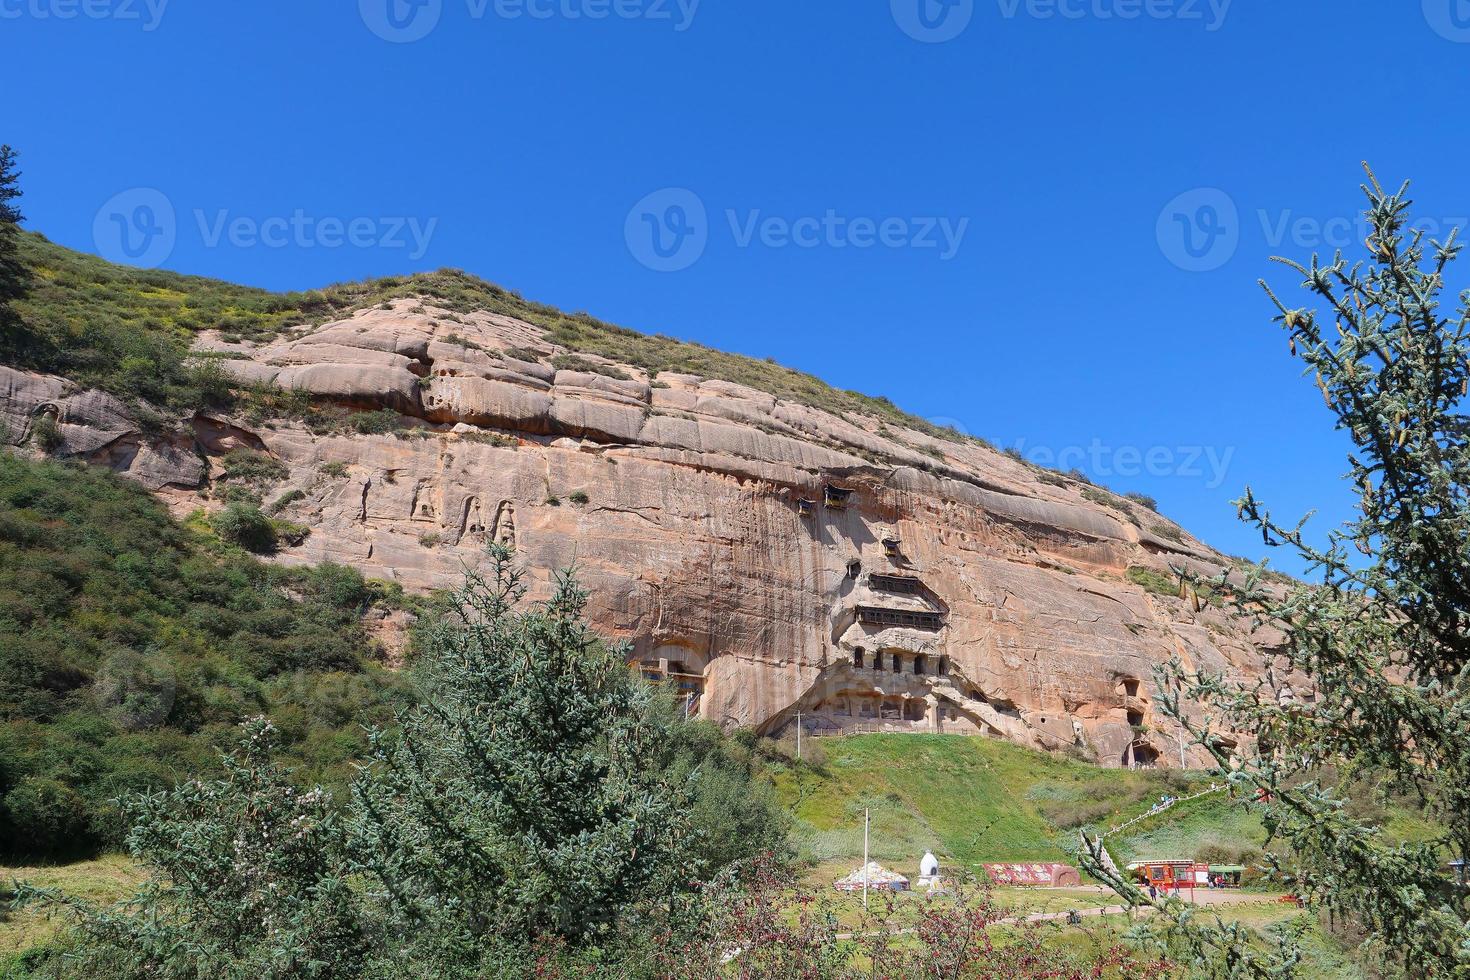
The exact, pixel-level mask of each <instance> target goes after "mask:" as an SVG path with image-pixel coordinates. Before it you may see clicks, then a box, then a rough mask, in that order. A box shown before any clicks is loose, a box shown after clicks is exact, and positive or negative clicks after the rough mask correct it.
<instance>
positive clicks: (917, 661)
mask: <svg viewBox="0 0 1470 980" xmlns="http://www.w3.org/2000/svg"><path fill="white" fill-rule="evenodd" d="M914 673H915V674H922V673H924V655H923V654H922V653H921V654H919V655H918V656H917V657H915V658H914Z"/></svg>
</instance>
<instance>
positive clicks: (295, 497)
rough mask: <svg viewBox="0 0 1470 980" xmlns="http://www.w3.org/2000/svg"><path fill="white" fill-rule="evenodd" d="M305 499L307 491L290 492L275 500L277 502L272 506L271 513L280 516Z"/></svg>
mask: <svg viewBox="0 0 1470 980" xmlns="http://www.w3.org/2000/svg"><path fill="white" fill-rule="evenodd" d="M305 499H306V491H305V490H288V491H286V492H285V493H283V494H281V495H280V496H279V497H277V498H276V499H275V502H274V503H272V504H271V507H270V511H271V513H272V514H279V513H280V512H281V511H283V510H285V509H286V508H287V507H290V506H291V505H292V504H294V503H296V502H297V501H299V500H305Z"/></svg>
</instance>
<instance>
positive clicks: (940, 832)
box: [776, 735, 1264, 873]
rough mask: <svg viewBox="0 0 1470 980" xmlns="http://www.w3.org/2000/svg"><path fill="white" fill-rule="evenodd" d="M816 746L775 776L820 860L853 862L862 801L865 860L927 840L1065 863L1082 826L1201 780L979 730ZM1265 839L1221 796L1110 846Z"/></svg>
mask: <svg viewBox="0 0 1470 980" xmlns="http://www.w3.org/2000/svg"><path fill="white" fill-rule="evenodd" d="M808 744H813V743H808ZM814 744H815V748H814V749H813V761H812V762H810V763H808V764H802V765H800V766H796V765H786V766H784V767H778V768H777V772H776V783H777V788H778V790H779V792H780V794H781V798H782V800H783V801H784V802H785V803H786V804H787V805H788V806H789V807H791V809H792V811H793V813H794V814H795V815H796V818H797V823H796V828H795V831H794V834H793V837H794V842H795V844H796V846H797V849H798V853H799V854H800V855H801V856H802V857H803V858H805V859H807V860H809V861H812V862H817V863H824V862H833V863H836V864H848V863H852V862H855V861H858V860H860V859H861V856H862V841H863V810H864V808H867V809H868V810H869V811H870V813H871V816H872V832H871V854H872V856H873V859H874V860H878V861H882V862H902V863H903V867H904V868H907V867H908V866H909V865H915V866H916V865H917V863H918V858H919V856H920V855H922V854H923V853H924V851H925V850H929V849H932V850H933V851H934V853H935V854H936V855H938V856H939V858H940V860H941V862H947V863H948V864H949V865H950V866H952V867H953V866H955V865H958V866H961V867H964V868H966V869H969V870H974V869H975V866H976V865H978V864H981V863H984V862H990V861H1072V860H1073V859H1074V857H1073V850H1074V848H1075V846H1076V841H1077V834H1076V831H1077V830H1078V829H1079V828H1081V827H1090V828H1094V829H1106V828H1108V827H1111V826H1114V825H1116V824H1118V823H1121V822H1122V821H1124V820H1127V819H1129V818H1131V817H1134V816H1137V815H1139V814H1141V813H1144V812H1146V811H1147V810H1148V809H1149V807H1150V806H1152V805H1153V804H1154V803H1155V802H1157V800H1158V799H1159V797H1160V796H1162V795H1163V794H1165V793H1168V794H1171V795H1174V796H1183V795H1188V794H1189V793H1190V792H1193V791H1195V790H1197V789H1199V788H1203V787H1205V786H1208V785H1209V784H1210V779H1209V777H1207V776H1205V775H1202V774H1185V773H1179V772H1172V771H1146V770H1145V771H1135V772H1129V771H1124V770H1117V769H1099V768H1097V767H1095V766H1090V765H1087V764H1084V763H1081V762H1076V761H1073V760H1070V759H1066V758H1063V757H1059V756H1053V755H1048V754H1046V753H1043V752H1036V751H1033V750H1030V749H1026V748H1022V747H1020V746H1017V745H1012V744H1010V743H1009V742H1002V741H997V740H992V739H985V738H966V737H962V736H946V735H857V736H852V737H846V738H824V739H821V740H819V741H816V742H815V743H814ZM1176 817H1177V818H1179V819H1175V818H1176ZM1263 839H1264V833H1263V831H1262V829H1261V825H1260V821H1259V820H1258V819H1257V817H1256V816H1255V815H1254V814H1251V813H1249V812H1248V811H1247V810H1246V809H1245V808H1244V807H1243V806H1242V805H1241V804H1240V803H1238V802H1230V801H1228V800H1226V799H1225V798H1224V796H1223V795H1221V796H1217V797H1208V798H1205V799H1202V800H1199V801H1194V802H1192V803H1189V804H1183V805H1181V806H1180V807H1179V808H1178V809H1177V810H1172V811H1168V812H1166V813H1165V814H1161V815H1160V816H1159V817H1157V818H1153V819H1150V820H1147V821H1144V822H1142V823H1140V824H1138V825H1136V827H1135V828H1131V829H1130V830H1129V831H1128V832H1127V833H1126V834H1124V835H1120V836H1118V837H1115V838H1111V839H1110V840H1109V845H1110V847H1111V848H1112V850H1113V853H1114V856H1115V857H1117V858H1118V859H1119V860H1127V859H1132V858H1134V857H1139V856H1152V855H1156V854H1157V855H1158V856H1172V855H1174V854H1182V855H1185V856H1194V854H1195V852H1197V851H1205V852H1208V853H1211V854H1215V853H1218V854H1220V855H1222V856H1223V855H1226V854H1239V853H1240V851H1241V850H1243V849H1249V848H1253V847H1254V846H1258V845H1259V843H1260V842H1261V841H1262V840H1263ZM1232 844H1234V845H1239V846H1238V847H1236V849H1234V850H1231V849H1230V845H1232ZM1164 852H1167V855H1166V854H1165V853H1164ZM1215 859H1217V860H1218V859H1219V858H1218V857H1217V858H1215ZM853 866H855V864H854V865H853ZM910 870H911V869H910ZM905 873H907V872H905Z"/></svg>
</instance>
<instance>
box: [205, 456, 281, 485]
mask: <svg viewBox="0 0 1470 980" xmlns="http://www.w3.org/2000/svg"><path fill="white" fill-rule="evenodd" d="M220 463H221V464H222V465H223V466H224V474H223V475H222V476H221V477H220V479H223V480H230V481H234V482H237V483H247V484H261V483H274V482H276V481H278V480H284V479H285V478H286V477H287V476H289V475H290V470H288V469H287V468H286V464H285V463H283V462H281V461H280V460H278V459H276V458H275V457H273V456H270V455H267V454H266V453H262V452H257V451H255V450H254V449H231V450H230V451H229V452H227V453H225V454H224V456H223V457H221V458H220Z"/></svg>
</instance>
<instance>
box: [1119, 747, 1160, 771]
mask: <svg viewBox="0 0 1470 980" xmlns="http://www.w3.org/2000/svg"><path fill="white" fill-rule="evenodd" d="M1123 764H1124V765H1127V766H1131V768H1134V769H1152V768H1154V767H1155V766H1157V765H1158V764H1159V751H1158V749H1156V748H1154V747H1153V746H1152V745H1149V744H1148V743H1147V742H1135V743H1134V744H1132V745H1130V746H1128V751H1127V752H1125V753H1124V755H1123Z"/></svg>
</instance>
